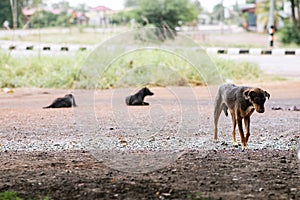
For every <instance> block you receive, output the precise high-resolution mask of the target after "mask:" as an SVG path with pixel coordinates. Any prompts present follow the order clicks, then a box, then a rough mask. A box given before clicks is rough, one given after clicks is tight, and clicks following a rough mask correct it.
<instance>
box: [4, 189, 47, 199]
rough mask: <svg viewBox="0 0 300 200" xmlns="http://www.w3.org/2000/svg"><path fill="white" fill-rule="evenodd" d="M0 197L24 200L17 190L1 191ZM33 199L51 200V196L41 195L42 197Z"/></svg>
mask: <svg viewBox="0 0 300 200" xmlns="http://www.w3.org/2000/svg"><path fill="white" fill-rule="evenodd" d="M0 199H1V200H22V198H20V197H19V195H18V193H17V192H16V191H4V192H0ZM33 199H40V200H51V198H49V197H41V198H33Z"/></svg>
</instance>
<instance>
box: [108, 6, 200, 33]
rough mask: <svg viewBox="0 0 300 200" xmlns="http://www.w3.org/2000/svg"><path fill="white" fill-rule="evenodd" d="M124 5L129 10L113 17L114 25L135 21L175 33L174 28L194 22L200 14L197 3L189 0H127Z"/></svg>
mask: <svg viewBox="0 0 300 200" xmlns="http://www.w3.org/2000/svg"><path fill="white" fill-rule="evenodd" d="M125 5H126V7H129V8H130V10H129V11H124V12H122V13H118V14H117V15H116V16H114V19H115V22H116V23H122V22H123V23H128V22H129V21H130V20H131V19H135V20H136V21H137V22H138V23H139V24H141V25H143V26H149V25H152V26H154V27H158V28H166V29H168V30H170V31H173V32H176V31H175V28H176V27H180V26H181V25H183V24H186V23H189V22H193V21H195V22H196V21H197V20H198V14H199V12H200V5H199V3H198V2H197V1H195V2H194V3H192V2H191V1H190V0H152V1H148V0H127V1H125ZM124 18H125V19H124Z"/></svg>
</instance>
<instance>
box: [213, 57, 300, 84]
mask: <svg viewBox="0 0 300 200" xmlns="http://www.w3.org/2000/svg"><path fill="white" fill-rule="evenodd" d="M219 57H221V58H229V59H234V60H239V61H242V60H245V61H250V62H255V63H257V64H258V65H259V66H260V68H261V69H262V70H263V71H264V72H265V73H266V74H270V75H276V76H283V77H288V78H296V79H300V56H295V55H290V56H289V55H282V56H279V55H219Z"/></svg>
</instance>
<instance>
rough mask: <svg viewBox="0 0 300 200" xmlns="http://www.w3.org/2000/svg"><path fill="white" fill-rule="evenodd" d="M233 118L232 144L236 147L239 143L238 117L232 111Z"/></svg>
mask: <svg viewBox="0 0 300 200" xmlns="http://www.w3.org/2000/svg"><path fill="white" fill-rule="evenodd" d="M231 119H232V144H233V146H234V147H238V146H239V145H238V143H237V142H236V132H235V129H236V118H235V113H231Z"/></svg>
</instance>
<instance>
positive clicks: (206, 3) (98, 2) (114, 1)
mask: <svg viewBox="0 0 300 200" xmlns="http://www.w3.org/2000/svg"><path fill="white" fill-rule="evenodd" d="M59 1H60V0H48V1H47V2H49V3H55V2H59ZM67 1H68V2H69V3H70V5H71V6H76V5H78V4H82V3H85V4H87V5H88V6H91V7H96V6H106V7H108V8H111V9H113V10H120V9H122V8H123V7H124V1H125V0H67ZM221 1H222V0H200V3H201V5H202V7H204V8H205V9H207V10H208V11H212V9H213V7H214V5H216V4H218V3H220V2H221ZM236 1H237V2H238V3H239V4H244V3H245V1H246V0H223V5H224V6H225V7H227V6H230V5H234V4H235V3H236Z"/></svg>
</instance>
